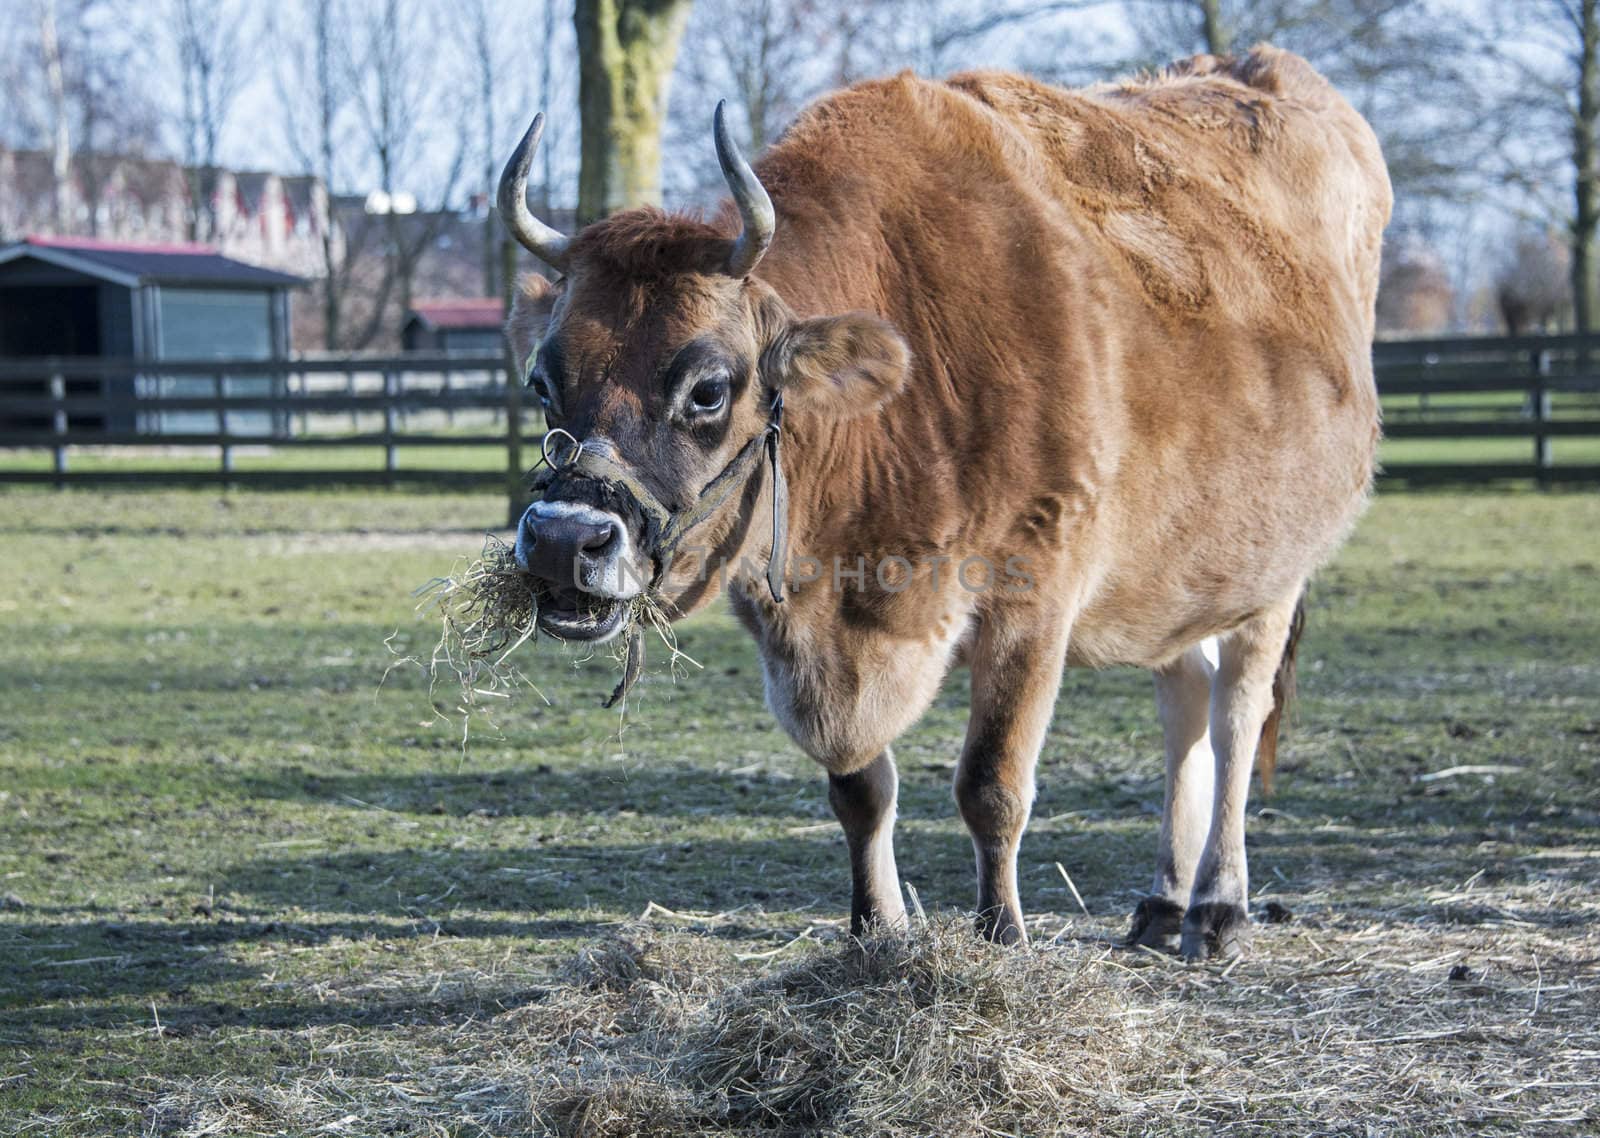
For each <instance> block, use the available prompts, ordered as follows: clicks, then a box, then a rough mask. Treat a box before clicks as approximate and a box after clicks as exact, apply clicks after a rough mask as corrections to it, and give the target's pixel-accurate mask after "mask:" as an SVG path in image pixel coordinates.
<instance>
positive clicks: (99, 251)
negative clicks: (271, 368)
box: [0, 236, 306, 288]
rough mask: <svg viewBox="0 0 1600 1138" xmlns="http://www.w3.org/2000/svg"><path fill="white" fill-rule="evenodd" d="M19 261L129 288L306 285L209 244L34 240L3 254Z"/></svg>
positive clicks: (0, 255) (1, 252)
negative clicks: (40, 263) (34, 260)
mask: <svg viewBox="0 0 1600 1138" xmlns="http://www.w3.org/2000/svg"><path fill="white" fill-rule="evenodd" d="M19 257H34V258H37V259H38V260H41V261H46V262H48V263H50V264H53V265H59V266H61V267H62V268H64V269H72V270H74V271H77V272H81V273H84V274H85V275H87V276H92V277H96V278H98V279H100V280H104V281H109V282H111V283H112V284H120V285H123V286H124V287H127V288H137V287H138V286H140V285H144V284H158V285H213V286H219V287H224V288H244V287H259V288H288V287H294V286H296V285H302V284H305V283H306V282H305V280H304V279H303V278H301V277H296V276H291V275H290V274H288V273H280V272H276V271H274V270H272V269H263V268H258V267H257V266H255V265H247V264H245V263H244V262H243V261H235V260H234V259H233V258H232V257H224V256H223V255H222V254H221V253H219V252H217V251H216V250H215V249H213V248H211V247H210V246H208V245H141V244H135V243H132V242H124V241H99V240H96V239H94V238H91V237H39V236H31V237H26V238H24V239H23V240H21V241H19V242H17V243H16V244H14V245H8V246H6V247H5V248H3V249H0V264H4V263H6V262H7V261H14V260H16V259H17V258H19Z"/></svg>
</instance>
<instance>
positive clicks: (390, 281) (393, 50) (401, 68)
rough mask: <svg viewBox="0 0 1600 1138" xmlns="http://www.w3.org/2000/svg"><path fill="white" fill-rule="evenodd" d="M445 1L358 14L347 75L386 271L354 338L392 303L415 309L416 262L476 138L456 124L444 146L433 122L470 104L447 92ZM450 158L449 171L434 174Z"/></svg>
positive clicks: (388, 2)
mask: <svg viewBox="0 0 1600 1138" xmlns="http://www.w3.org/2000/svg"><path fill="white" fill-rule="evenodd" d="M438 15H439V12H438V9H435V8H431V7H429V8H425V7H423V6H421V5H420V4H418V3H416V2H414V0H368V2H367V3H365V4H362V5H361V6H360V8H359V9H358V11H357V12H355V13H354V14H353V15H352V18H351V24H352V31H351V35H350V52H349V54H348V56H347V60H346V68H347V82H348V83H349V84H350V88H351V90H352V92H353V98H354V106H355V110H356V115H355V117H356V122H357V124H358V127H359V134H360V137H361V138H362V139H363V140H364V141H365V144H366V147H365V149H366V156H367V158H368V160H369V162H370V165H371V168H372V170H373V172H374V173H375V174H376V176H377V181H378V196H377V197H376V198H375V199H374V204H375V208H376V212H377V215H378V219H379V224H380V225H381V228H382V232H383V272H382V274H381V276H380V278H379V281H378V283H377V285H376V288H375V291H374V299H373V304H372V309H371V311H370V313H369V315H368V317H367V319H366V321H365V323H364V324H363V326H362V328H361V330H360V331H359V332H357V333H355V334H354V335H353V336H352V337H350V341H351V343H352V345H353V346H355V347H358V348H364V347H366V346H367V345H369V344H371V343H372V342H373V340H374V339H376V338H377V336H378V334H379V333H380V332H381V331H382V330H383V328H384V327H385V326H386V323H387V322H388V321H389V319H390V316H391V311H390V310H391V307H392V308H394V309H396V310H398V314H399V316H401V317H403V316H404V314H405V313H406V312H407V311H408V310H409V309H410V307H411V302H412V298H413V290H414V288H415V284H416V275H417V267H418V265H419V263H420V262H421V260H422V257H423V254H424V253H426V252H427V250H428V248H429V247H430V246H431V245H432V244H433V243H434V241H435V240H436V239H437V238H438V236H439V233H440V230H441V229H442V228H443V226H444V225H445V223H446V222H447V220H448V218H449V214H448V213H447V210H448V209H449V208H450V206H451V204H452V199H453V197H454V195H455V191H456V187H457V185H458V183H459V181H460V178H461V172H462V169H463V167H464V166H465V163H466V158H467V152H468V149H469V146H470V137H469V134H468V132H466V131H456V132H455V137H454V138H453V139H450V140H449V141H448V142H447V144H446V148H445V149H443V150H442V151H437V150H435V147H434V143H435V142H436V141H437V138H436V135H435V132H434V130H433V129H432V128H433V126H434V125H435V124H436V123H439V122H446V123H448V122H454V121H458V120H459V118H460V117H461V116H460V114H459V113H458V112H460V111H462V110H464V109H465V108H464V107H463V106H461V105H460V104H459V103H458V104H456V105H454V106H452V105H450V104H449V103H448V102H444V101H443V100H441V99H440V97H439V92H438V84H437V82H436V75H435V66H436V63H437V62H438V53H437V51H436V46H437V45H438V44H439V43H440V42H442V29H441V28H440V27H439V26H438V24H437V22H436V17H437V16H438ZM441 155H442V156H443V157H445V159H446V163H447V165H446V166H445V167H444V168H443V170H442V173H439V174H437V175H432V176H430V175H429V173H428V172H429V171H430V170H432V169H434V168H435V167H436V166H437V162H436V159H437V158H438V157H440V156H441ZM402 173H404V175H405V176H407V177H408V178H422V177H428V179H429V181H430V183H431V184H430V185H429V186H427V187H423V188H422V192H420V193H419V192H418V189H417V188H412V187H409V186H402V185H401V184H400V177H401V175H402Z"/></svg>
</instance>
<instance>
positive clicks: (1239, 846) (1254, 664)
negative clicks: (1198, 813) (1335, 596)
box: [1180, 589, 1299, 960]
mask: <svg viewBox="0 0 1600 1138" xmlns="http://www.w3.org/2000/svg"><path fill="white" fill-rule="evenodd" d="M1298 599H1299V590H1298V589H1297V590H1296V591H1295V592H1294V593H1293V594H1291V595H1290V596H1289V597H1288V598H1287V599H1286V600H1285V601H1284V602H1283V603H1281V604H1279V605H1278V606H1276V607H1275V608H1273V609H1271V610H1269V611H1268V612H1266V613H1263V614H1262V615H1261V616H1259V617H1257V618H1255V619H1254V620H1252V621H1250V622H1248V623H1247V624H1244V625H1241V626H1240V627H1239V628H1237V629H1236V630H1234V631H1233V632H1231V633H1229V634H1228V635H1227V636H1225V637H1223V638H1222V640H1221V643H1220V644H1219V646H1218V661H1217V674H1216V678H1215V679H1214V681H1213V682H1212V686H1211V743H1212V749H1213V750H1214V751H1215V752H1216V787H1215V790H1214V793H1213V797H1212V805H1211V829H1210V831H1209V833H1208V834H1207V836H1206V844H1205V849H1204V851H1203V852H1202V853H1201V855H1200V865H1199V867H1198V869H1197V870H1196V871H1195V880H1194V892H1193V895H1192V896H1191V898H1190V900H1189V910H1188V912H1187V913H1185V914H1184V918H1183V937H1182V944H1181V946H1180V949H1181V951H1182V953H1183V955H1184V956H1185V957H1187V958H1188V959H1190V960H1206V959H1209V958H1211V957H1226V956H1237V955H1238V954H1239V953H1241V952H1243V951H1244V950H1245V948H1246V947H1247V946H1248V945H1249V942H1250V917H1249V914H1248V912H1247V911H1246V909H1245V902H1246V899H1247V897H1248V896H1249V891H1250V874H1249V870H1248V868H1247V866H1246V863H1245V849H1244V815H1245V801H1246V799H1247V798H1248V796H1249V792H1250V772H1251V770H1252V768H1253V767H1254V766H1255V759H1256V746H1257V744H1258V742H1259V741H1260V738H1261V727H1262V725H1263V724H1264V723H1265V722H1266V720H1267V716H1268V714H1269V713H1270V712H1271V711H1272V679H1273V676H1274V675H1275V674H1276V672H1277V670H1278V662H1279V660H1281V659H1282V657H1283V651H1284V642H1285V641H1286V640H1287V638H1288V635H1289V622H1290V620H1291V618H1292V617H1293V615H1294V608H1295V603H1296V601H1297V600H1298Z"/></svg>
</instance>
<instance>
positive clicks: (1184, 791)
mask: <svg viewBox="0 0 1600 1138" xmlns="http://www.w3.org/2000/svg"><path fill="white" fill-rule="evenodd" d="M1210 646H1211V647H1212V648H1213V650H1214V649H1215V645H1214V644H1212V645H1210ZM1215 671H1216V668H1215V665H1214V663H1213V662H1212V660H1211V659H1207V657H1206V653H1205V651H1204V650H1203V649H1202V648H1201V646H1200V645H1198V644H1197V645H1195V646H1194V647H1193V648H1190V649H1189V650H1188V651H1187V652H1185V653H1184V654H1183V655H1182V656H1179V657H1178V658H1177V659H1176V660H1174V661H1173V662H1172V663H1170V664H1168V665H1167V666H1166V667H1164V668H1158V669H1156V671H1155V673H1154V675H1155V682H1156V708H1157V709H1158V710H1159V711H1160V713H1161V731H1162V735H1163V737H1164V740H1165V744H1166V753H1167V780H1166V787H1167V788H1166V795H1165V799H1164V801H1163V802H1162V805H1161V836H1160V839H1159V841H1158V844H1157V847H1156V875H1155V882H1154V883H1153V885H1152V886H1151V889H1150V895H1149V896H1148V897H1146V898H1144V900H1142V901H1140V902H1139V904H1138V907H1137V908H1135V909H1134V911H1133V928H1132V930H1131V931H1130V932H1129V933H1128V943H1129V944H1134V945H1146V946H1148V947H1150V948H1160V949H1168V950H1171V949H1176V948H1177V947H1178V937H1179V933H1180V932H1181V928H1182V925H1183V915H1184V912H1185V911H1186V910H1187V909H1188V907H1189V896H1190V894H1191V893H1192V892H1193V890H1194V873H1195V867H1196V866H1197V865H1198V864H1199V861H1200V854H1201V851H1202V850H1203V849H1204V848H1205V841H1206V835H1207V834H1208V833H1209V832H1210V830H1211V804H1212V784H1213V781H1214V774H1215V762H1216V760H1215V759H1214V758H1213V757H1212V752H1211V734H1210V731H1209V717H1210V704H1211V677H1212V675H1213V674H1214V673H1215Z"/></svg>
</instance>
